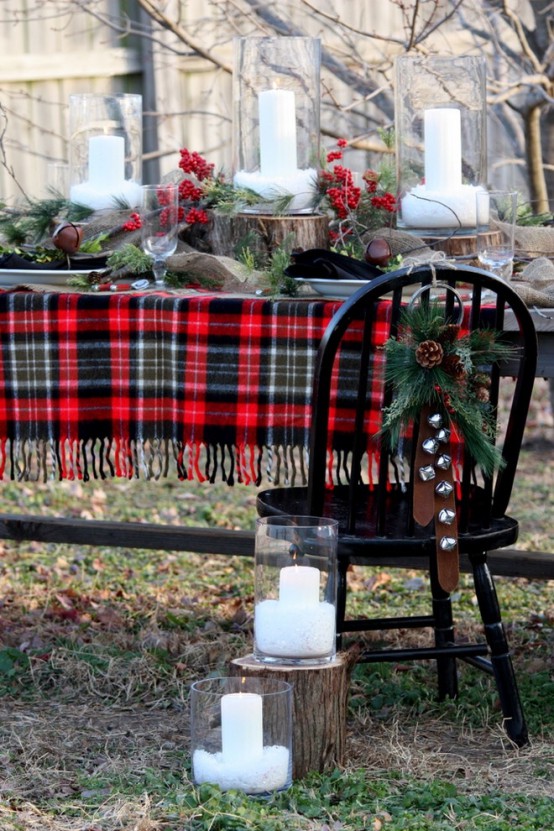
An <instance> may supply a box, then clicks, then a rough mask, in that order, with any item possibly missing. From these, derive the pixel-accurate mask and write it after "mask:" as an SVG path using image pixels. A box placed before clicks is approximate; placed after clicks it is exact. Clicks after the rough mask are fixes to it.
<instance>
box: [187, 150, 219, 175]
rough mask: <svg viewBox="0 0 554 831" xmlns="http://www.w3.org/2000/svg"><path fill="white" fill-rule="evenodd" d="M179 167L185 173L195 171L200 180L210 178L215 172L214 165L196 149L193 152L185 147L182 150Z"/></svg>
mask: <svg viewBox="0 0 554 831" xmlns="http://www.w3.org/2000/svg"><path fill="white" fill-rule="evenodd" d="M180 154H181V160H180V162H179V167H180V168H181V170H183V171H184V172H185V173H193V174H194V175H195V176H196V178H197V179H198V181H199V182H202V181H203V180H204V179H210V178H211V177H212V175H213V172H214V165H213V164H211V163H210V162H207V161H206V159H205V158H204V157H203V156H201V155H200V153H197V152H196V150H194V151H193V152H192V153H191V152H190V150H187V148H186V147H184V148H183V149H182V150H181V151H180Z"/></svg>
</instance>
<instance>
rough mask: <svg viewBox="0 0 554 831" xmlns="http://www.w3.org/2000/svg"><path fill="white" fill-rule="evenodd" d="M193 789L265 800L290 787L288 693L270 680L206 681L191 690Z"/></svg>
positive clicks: (285, 685)
mask: <svg viewBox="0 0 554 831" xmlns="http://www.w3.org/2000/svg"><path fill="white" fill-rule="evenodd" d="M190 708H191V756H192V774H193V779H194V782H195V784H197V785H201V784H203V783H205V782H206V783H210V784H213V785H219V787H220V788H221V789H222V790H224V791H226V790H230V789H237V790H242V791H244V792H245V793H248V794H269V793H271V792H273V791H280V790H284V789H285V788H288V787H289V786H290V784H291V782H292V688H291V685H290V684H288V683H287V682H286V681H281V680H279V679H275V678H250V677H248V678H242V677H241V678H233V677H232V678H207V679H205V680H203V681H196V682H195V683H194V684H192V686H191V696H190Z"/></svg>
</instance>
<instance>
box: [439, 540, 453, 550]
mask: <svg viewBox="0 0 554 831" xmlns="http://www.w3.org/2000/svg"><path fill="white" fill-rule="evenodd" d="M456 544H457V543H456V540H455V539H454V537H441V540H440V542H439V545H440V547H441V549H442V550H443V551H453V550H454V549H455V548H456Z"/></svg>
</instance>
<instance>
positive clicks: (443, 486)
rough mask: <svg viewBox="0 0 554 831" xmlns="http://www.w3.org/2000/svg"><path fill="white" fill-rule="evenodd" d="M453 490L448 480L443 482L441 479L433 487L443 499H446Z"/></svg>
mask: <svg viewBox="0 0 554 831" xmlns="http://www.w3.org/2000/svg"><path fill="white" fill-rule="evenodd" d="M453 490H454V486H453V485H451V484H450V482H445V481H444V480H441V481H440V482H439V483H438V484H437V486H436V488H435V493H437V494H438V495H439V496H443V497H444V498H445V499H448V497H449V496H450V494H451V493H452V491H453Z"/></svg>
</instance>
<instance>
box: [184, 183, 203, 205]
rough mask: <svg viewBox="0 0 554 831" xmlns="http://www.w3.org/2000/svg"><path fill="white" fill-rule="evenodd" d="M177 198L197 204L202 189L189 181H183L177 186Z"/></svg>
mask: <svg viewBox="0 0 554 831" xmlns="http://www.w3.org/2000/svg"><path fill="white" fill-rule="evenodd" d="M179 198H180V199H183V200H184V201H186V202H199V201H200V199H201V198H202V188H199V187H198V186H197V185H195V184H194V182H191V180H190V179H183V181H182V182H180V184H179Z"/></svg>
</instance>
